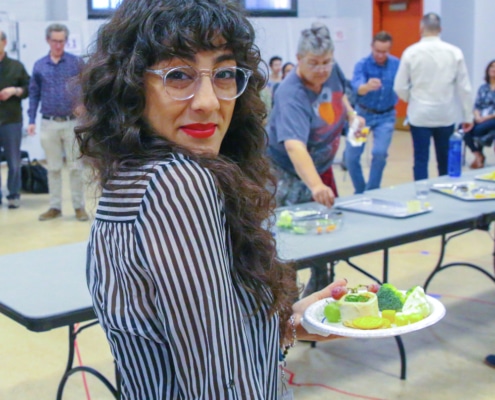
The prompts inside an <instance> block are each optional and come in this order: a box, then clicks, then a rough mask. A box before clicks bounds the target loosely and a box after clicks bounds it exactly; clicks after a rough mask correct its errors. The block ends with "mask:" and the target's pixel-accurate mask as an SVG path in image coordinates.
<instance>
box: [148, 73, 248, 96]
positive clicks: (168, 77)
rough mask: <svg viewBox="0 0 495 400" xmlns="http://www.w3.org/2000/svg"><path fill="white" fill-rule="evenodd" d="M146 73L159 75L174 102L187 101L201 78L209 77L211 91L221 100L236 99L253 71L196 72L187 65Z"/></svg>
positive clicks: (196, 88) (194, 91) (194, 92)
mask: <svg viewBox="0 0 495 400" xmlns="http://www.w3.org/2000/svg"><path fill="white" fill-rule="evenodd" d="M146 72H149V73H151V74H155V75H159V76H161V77H162V79H163V86H164V87H165V91H166V92H167V93H168V95H169V96H170V97H172V98H173V99H175V100H189V99H191V98H193V97H194V95H195V94H196V92H197V90H198V87H199V80H200V78H201V77H202V76H209V77H210V79H211V83H212V86H213V91H214V92H215V95H216V96H217V98H219V99H221V100H234V99H237V98H238V97H239V96H240V95H241V94H242V93H244V90H246V87H247V84H248V81H249V77H250V76H251V75H252V74H253V71H251V70H249V69H246V68H240V67H221V68H216V69H213V70H210V69H200V70H197V69H196V68H193V67H191V66H189V65H184V66H179V67H173V68H163V69H147V70H146Z"/></svg>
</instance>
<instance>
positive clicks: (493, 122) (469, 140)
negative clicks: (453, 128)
mask: <svg viewBox="0 0 495 400" xmlns="http://www.w3.org/2000/svg"><path fill="white" fill-rule="evenodd" d="M493 130H495V118H492V119H489V120H487V121H484V122H482V123H481V124H475V125H474V127H473V129H471V130H470V131H469V132H466V133H465V134H464V141H465V142H466V145H467V146H468V147H469V149H470V150H471V151H472V152H475V151H479V152H480V153H483V147H482V146H480V145H479V144H478V143H476V142H475V141H474V138H481V137H483V136H485V135H486V134H488V133H489V132H490V131H493Z"/></svg>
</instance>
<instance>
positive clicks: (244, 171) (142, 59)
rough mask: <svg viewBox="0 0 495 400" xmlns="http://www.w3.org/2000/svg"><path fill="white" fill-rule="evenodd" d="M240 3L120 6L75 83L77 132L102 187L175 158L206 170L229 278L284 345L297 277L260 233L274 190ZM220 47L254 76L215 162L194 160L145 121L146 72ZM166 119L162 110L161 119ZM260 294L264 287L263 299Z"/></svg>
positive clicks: (204, 0) (134, 0) (255, 54)
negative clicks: (128, 170)
mask: <svg viewBox="0 0 495 400" xmlns="http://www.w3.org/2000/svg"><path fill="white" fill-rule="evenodd" d="M236 3H237V2H234V1H227V0H123V1H122V3H121V5H120V6H119V8H118V9H117V10H116V12H115V14H114V16H113V17H112V18H111V20H110V21H109V22H108V23H106V24H105V25H103V26H102V27H101V28H100V29H99V32H98V36H97V40H96V42H95V44H94V46H93V49H92V50H91V55H90V57H89V60H88V62H87V64H86V66H85V68H84V70H83V73H82V75H81V86H82V105H83V106H84V109H85V112H84V115H83V116H82V117H81V123H80V125H79V126H78V127H77V128H76V137H77V140H78V143H79V146H80V150H81V153H82V155H83V157H84V159H85V160H87V161H88V162H89V163H90V164H91V165H92V167H93V170H94V171H95V174H96V177H97V178H98V179H97V180H98V182H99V184H100V186H101V187H108V182H109V180H110V179H111V178H112V177H113V176H115V174H116V173H117V171H118V170H119V169H121V168H122V167H124V166H125V167H129V166H131V167H138V166H141V165H144V164H146V163H148V162H150V161H151V162H153V161H154V162H156V161H157V160H162V159H164V158H166V157H167V155H168V154H170V153H171V152H180V153H183V154H186V155H187V156H189V157H191V158H192V159H194V160H196V161H197V162H198V163H200V165H202V166H204V167H205V168H208V169H209V170H210V171H211V172H212V173H213V175H214V177H215V179H216V182H217V186H218V189H219V190H220V191H221V192H222V193H223V195H224V198H225V203H226V204H225V210H226V217H227V221H228V224H229V227H230V232H231V238H232V245H233V254H234V268H235V272H236V278H237V279H239V281H240V282H241V283H242V285H243V286H244V287H245V288H246V289H248V290H249V291H250V292H252V293H253V294H254V296H255V298H256V299H257V301H258V306H259V305H260V304H261V303H262V302H267V304H269V305H270V312H271V313H274V312H278V313H279V315H280V319H281V324H280V326H281V339H283V338H284V337H285V333H286V332H285V329H286V325H287V320H288V317H289V315H290V314H291V312H292V307H291V306H292V301H293V299H295V298H296V297H297V287H296V283H295V272H294V269H293V268H292V267H291V266H290V265H288V264H286V263H283V262H281V261H280V260H279V259H278V258H277V256H276V247H275V241H274V238H273V236H272V234H271V233H270V231H269V230H267V229H266V228H265V227H266V221H268V220H270V219H271V217H272V216H273V207H274V200H273V195H272V194H271V193H270V192H269V191H268V190H267V189H266V187H267V184H268V183H270V182H271V184H274V178H273V176H272V175H271V173H270V168H269V162H268V160H267V159H266V158H265V147H266V143H267V137H266V132H265V130H264V128H263V124H262V121H263V119H264V118H265V114H266V111H265V108H264V105H263V102H262V101H261V99H260V97H259V92H260V90H261V89H262V87H263V85H264V83H265V78H264V75H263V74H262V73H261V72H260V69H259V65H260V63H261V57H260V53H259V49H258V48H257V47H256V46H255V45H254V36H255V35H254V30H253V27H252V26H251V24H250V23H249V21H248V20H247V19H246V17H245V15H244V13H243V12H242V11H240V9H239V8H238V5H237V4H236ZM219 35H220V36H221V37H223V38H224V39H225V41H226V47H227V48H228V49H230V50H231V51H232V52H233V54H234V58H235V60H236V63H237V65H238V66H240V67H244V68H248V69H251V70H252V71H253V75H252V77H251V78H250V79H249V83H248V86H247V88H246V91H245V92H244V93H243V94H242V95H241V96H240V97H239V98H238V99H237V100H236V104H235V108H234V113H233V117H232V122H231V124H230V127H229V129H228V131H227V133H226V135H225V138H224V140H223V142H222V145H221V148H220V154H219V155H218V156H206V155H201V156H200V155H195V154H192V153H191V152H190V151H188V150H187V149H185V148H182V147H180V146H179V145H177V144H176V143H173V142H171V141H169V140H167V139H166V138H164V137H162V136H159V135H158V134H157V133H156V132H155V131H154V130H153V128H152V127H151V126H150V125H149V124H148V123H147V122H146V121H145V120H144V119H143V110H144V108H145V89H144V78H143V76H144V73H145V70H146V69H147V68H149V67H150V66H152V65H154V64H156V63H157V62H160V61H162V60H167V59H171V58H173V57H188V56H191V55H194V54H196V53H197V52H199V51H205V50H213V49H215V48H216V46H215V43H218V42H215V38H217V37H218V36H219ZM165 112H166V111H165ZM266 288H269V289H270V290H269V293H268V292H267V290H266Z"/></svg>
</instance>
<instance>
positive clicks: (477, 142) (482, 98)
mask: <svg viewBox="0 0 495 400" xmlns="http://www.w3.org/2000/svg"><path fill="white" fill-rule="evenodd" d="M474 122H475V124H474V127H473V129H471V130H470V131H469V132H466V134H465V135H464V141H465V142H466V145H467V146H468V147H469V148H470V149H471V151H472V152H473V155H474V161H473V162H472V164H471V165H470V167H471V168H473V169H477V168H483V167H484V165H485V156H484V155H483V146H486V145H490V144H491V143H492V141H493V139H494V137H495V60H492V61H490V62H489V63H488V65H487V66H486V69H485V83H484V84H482V85H481V86H480V87H479V89H478V94H477V95H476V101H475V103H474Z"/></svg>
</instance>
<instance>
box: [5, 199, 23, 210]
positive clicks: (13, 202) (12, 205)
mask: <svg viewBox="0 0 495 400" xmlns="http://www.w3.org/2000/svg"><path fill="white" fill-rule="evenodd" d="M7 201H8V204H9V205H8V207H9V208H10V209H14V208H19V207H20V206H21V199H8V200H7ZM0 204H1V203H0Z"/></svg>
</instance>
